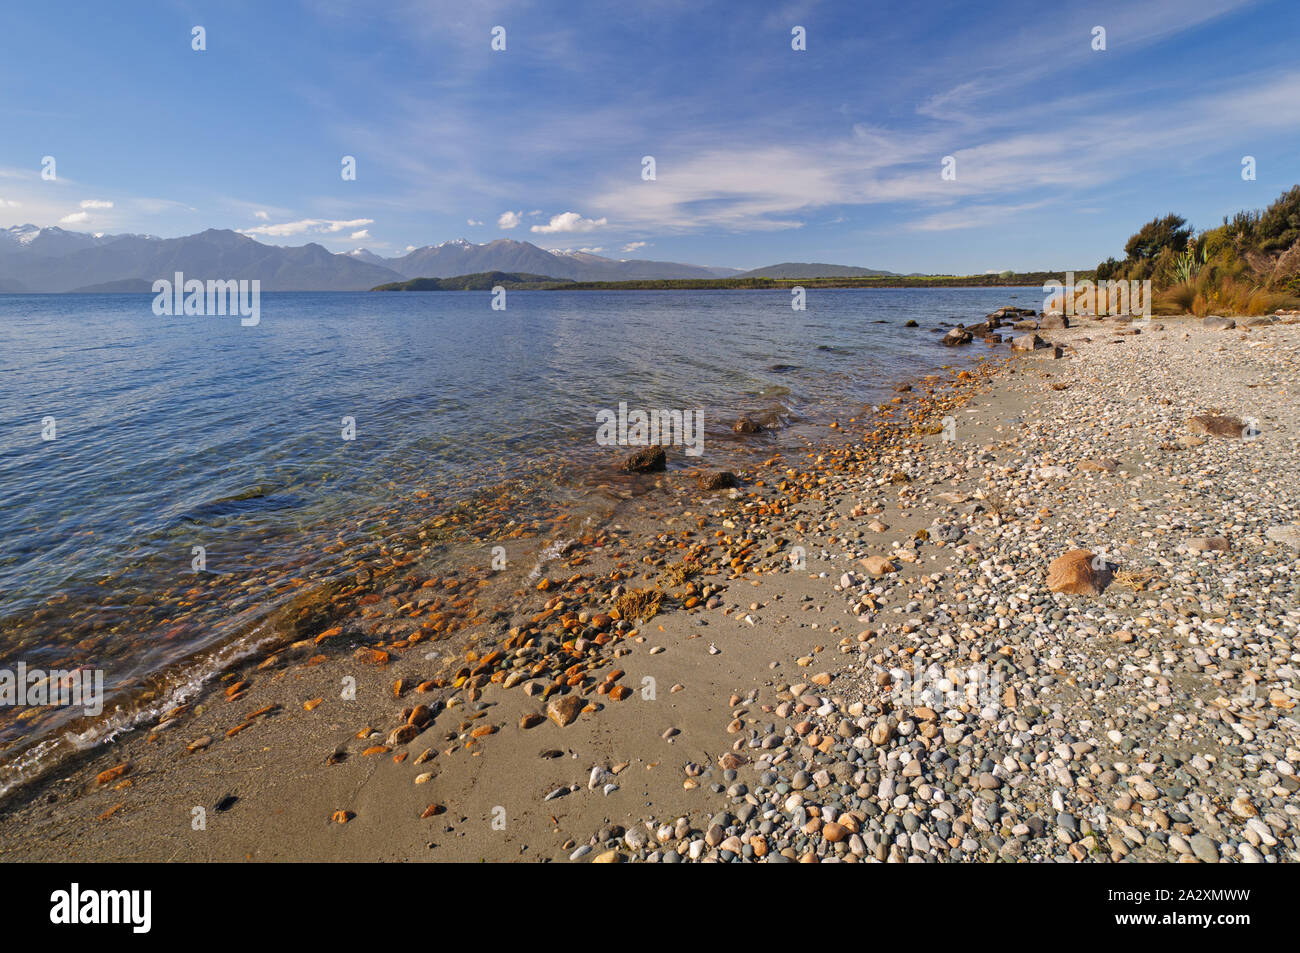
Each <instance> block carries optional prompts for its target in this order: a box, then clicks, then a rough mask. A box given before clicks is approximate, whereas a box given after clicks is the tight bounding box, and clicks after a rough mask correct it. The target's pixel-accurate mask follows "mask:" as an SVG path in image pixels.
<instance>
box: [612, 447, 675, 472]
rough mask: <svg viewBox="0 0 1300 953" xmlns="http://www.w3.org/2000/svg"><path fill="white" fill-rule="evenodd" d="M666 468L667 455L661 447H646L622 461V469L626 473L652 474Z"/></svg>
mask: <svg viewBox="0 0 1300 953" xmlns="http://www.w3.org/2000/svg"><path fill="white" fill-rule="evenodd" d="M667 466H668V455H667V454H666V453H664V448H663V447H646V448H645V449H644V450H638V451H637V452H636V453H634V454H632V455H631V456H630V457H628V458H627V459H626V460H624V461H623V465H622V469H623V470H625V471H626V472H628V473H654V472H656V471H659V470H663V469H666V468H667Z"/></svg>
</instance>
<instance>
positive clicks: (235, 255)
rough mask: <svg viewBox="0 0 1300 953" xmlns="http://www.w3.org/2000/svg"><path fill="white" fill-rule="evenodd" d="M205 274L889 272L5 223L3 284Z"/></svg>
mask: <svg viewBox="0 0 1300 953" xmlns="http://www.w3.org/2000/svg"><path fill="white" fill-rule="evenodd" d="M178 271H179V272H183V273H184V274H185V275H186V276H187V277H190V278H200V279H204V280H206V279H211V278H220V279H230V278H235V279H243V278H247V279H254V278H255V279H258V280H260V281H261V283H262V284H261V287H262V290H263V291H365V290H369V289H371V288H374V287H375V286H377V285H382V284H389V283H392V282H399V281H406V280H409V279H412V278H451V277H456V276H460V275H470V274H478V273H482V272H493V271H502V272H518V273H527V274H532V275H546V276H549V277H552V278H567V279H571V280H574V281H632V280H657V279H675V278H704V279H707V278H731V277H750V276H755V277H759V276H761V277H786V278H805V277H819V276H820V277H843V276H850V275H852V276H858V275H862V276H866V275H888V274H890V273H889V272H883V271H875V270H872V269H867V268H853V267H849V266H845V265H821V264H806V263H797V262H787V263H785V264H781V265H771V266H768V267H767V268H760V269H756V270H755V271H751V272H740V271H738V270H737V269H734V268H710V267H705V266H701V265H688V264H682V263H679V262H666V261H647V260H643V259H626V260H620V259H614V258H604V257H602V256H600V255H594V254H591V253H589V252H582V251H550V250H547V249H544V248H539V247H538V246H536V245H534V244H532V243H530V242H521V241H514V240H512V239H506V238H503V239H498V240H496V241H492V242H487V243H485V244H481V245H478V244H474V243H473V242H469V241H466V240H465V239H463V238H462V239H457V240H455V241H449V242H443V243H442V244H439V245H426V246H424V247H422V248H416V249H413V250H411V251H409V252H407V253H406V254H404V255H402V256H400V257H395V258H385V257H383V256H381V255H377V254H375V253H374V252H372V251H369V250H367V249H364V248H358V249H356V250H355V251H351V252H346V253H335V252H331V251H329V250H328V249H326V248H325V247H324V246H322V245H318V244H315V243H311V244H307V245H301V246H297V247H286V246H280V245H266V244H263V243H261V242H259V241H257V240H256V239H253V238H250V237H249V236H247V235H244V234H241V233H240V232H235V231H230V230H228V229H215V228H212V229H208V230H207V231H204V232H199V233H198V234H196V235H186V236H184V237H181V238H157V237H155V236H152V235H102V234H99V235H92V234H89V233H86V232H72V231H67V230H65V229H62V228H58V227H57V226H51V227H46V228H40V227H37V226H35V225H15V226H13V227H10V228H5V229H0V292H10V293H43V292H148V291H149V290H150V289H151V287H152V285H153V282H154V280H155V279H158V278H167V279H171V277H172V276H173V274H174V273H175V272H178Z"/></svg>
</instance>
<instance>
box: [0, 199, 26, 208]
mask: <svg viewBox="0 0 1300 953" xmlns="http://www.w3.org/2000/svg"><path fill="white" fill-rule="evenodd" d="M22 205H23V203H22V202H11V201H9V199H0V208H22Z"/></svg>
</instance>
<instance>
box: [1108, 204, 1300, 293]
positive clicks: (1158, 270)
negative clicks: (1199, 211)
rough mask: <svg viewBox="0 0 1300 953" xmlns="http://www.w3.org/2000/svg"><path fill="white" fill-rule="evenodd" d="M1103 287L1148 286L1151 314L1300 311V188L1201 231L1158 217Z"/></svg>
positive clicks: (1175, 218)
mask: <svg viewBox="0 0 1300 953" xmlns="http://www.w3.org/2000/svg"><path fill="white" fill-rule="evenodd" d="M1092 277H1094V278H1095V280H1097V281H1106V280H1113V281H1143V280H1149V281H1150V282H1151V286H1152V288H1153V290H1154V292H1155V301H1154V304H1153V313H1155V314H1160V315H1175V314H1186V313H1191V314H1194V315H1196V316H1197V317H1202V318H1204V317H1208V316H1209V315H1211V314H1216V313H1218V314H1234V315H1244V316H1259V315H1265V314H1269V313H1271V312H1274V311H1277V310H1279V309H1292V310H1294V309H1295V308H1296V307H1300V185H1296V186H1292V187H1291V188H1290V189H1288V190H1287V191H1286V192H1283V193H1282V195H1280V196H1279V197H1278V198H1277V199H1276V200H1275V201H1274V202H1273V203H1272V204H1270V205H1269V206H1268V207H1267V208H1265V209H1259V210H1253V211H1241V212H1237V213H1236V214H1235V215H1233V216H1232V217H1231V218H1229V217H1228V216H1226V215H1225V216H1224V218H1223V224H1222V225H1220V226H1218V227H1217V228H1210V229H1206V230H1204V231H1200V232H1197V231H1196V230H1195V228H1193V227H1192V226H1191V225H1190V224H1189V223H1188V221H1187V220H1186V219H1185V218H1183V216H1181V215H1176V214H1174V213H1170V214H1168V215H1165V216H1158V217H1156V218H1154V219H1152V220H1151V221H1150V222H1147V223H1146V224H1145V225H1143V226H1142V227H1141V228H1140V229H1139V230H1138V231H1137V232H1135V233H1134V234H1133V235H1132V236H1131V237H1130V238H1129V240H1128V241H1127V242H1126V243H1125V245H1124V259H1123V260H1122V261H1120V260H1116V259H1115V258H1109V259H1107V260H1106V261H1104V262H1102V263H1101V264H1099V265H1098V266H1097V268H1096V271H1095V273H1094V275H1093V276H1092Z"/></svg>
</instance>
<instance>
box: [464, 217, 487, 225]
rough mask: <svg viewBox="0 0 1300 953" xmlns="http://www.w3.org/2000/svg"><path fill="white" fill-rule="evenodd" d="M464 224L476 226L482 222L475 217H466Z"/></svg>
mask: <svg viewBox="0 0 1300 953" xmlns="http://www.w3.org/2000/svg"><path fill="white" fill-rule="evenodd" d="M465 224H466V225H473V226H478V225H482V224H483V223H482V222H480V221H479V220H478V219H476V218H467V219H465Z"/></svg>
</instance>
